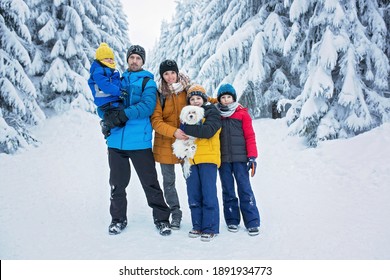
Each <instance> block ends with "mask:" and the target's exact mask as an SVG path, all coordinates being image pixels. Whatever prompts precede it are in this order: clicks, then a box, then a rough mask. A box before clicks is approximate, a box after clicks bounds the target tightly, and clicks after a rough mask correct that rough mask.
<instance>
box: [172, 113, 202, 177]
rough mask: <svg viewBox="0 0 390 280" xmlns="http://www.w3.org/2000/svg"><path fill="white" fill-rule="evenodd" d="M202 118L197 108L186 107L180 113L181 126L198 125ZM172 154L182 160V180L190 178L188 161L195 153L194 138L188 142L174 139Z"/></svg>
mask: <svg viewBox="0 0 390 280" xmlns="http://www.w3.org/2000/svg"><path fill="white" fill-rule="evenodd" d="M203 116H204V109H203V108H202V107H199V106H192V105H188V106H185V107H184V108H183V109H182V110H181V112H180V122H181V123H183V124H189V125H196V124H199V123H200V122H201V121H202V119H203ZM172 148H173V153H174V154H175V155H176V156H177V157H178V158H180V159H183V160H184V164H183V174H184V178H188V176H190V173H191V170H190V167H191V164H190V161H189V159H190V158H194V156H195V152H196V144H195V137H192V136H190V138H189V139H188V140H179V139H176V140H175V142H174V143H173V144H172Z"/></svg>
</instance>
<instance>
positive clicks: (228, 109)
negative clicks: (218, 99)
mask: <svg viewBox="0 0 390 280" xmlns="http://www.w3.org/2000/svg"><path fill="white" fill-rule="evenodd" d="M238 105H240V103H238V102H233V103H230V104H229V105H227V106H224V105H222V104H221V103H217V104H216V107H217V109H218V110H219V112H220V113H221V116H222V117H224V118H228V117H230V116H231V115H233V113H234V112H235V111H236V109H237V107H238Z"/></svg>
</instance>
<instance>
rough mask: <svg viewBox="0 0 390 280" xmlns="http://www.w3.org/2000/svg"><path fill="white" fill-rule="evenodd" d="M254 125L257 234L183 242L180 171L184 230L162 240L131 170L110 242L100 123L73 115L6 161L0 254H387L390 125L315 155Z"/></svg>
mask: <svg viewBox="0 0 390 280" xmlns="http://www.w3.org/2000/svg"><path fill="white" fill-rule="evenodd" d="M254 127H255V131H256V133H257V143H258V149H259V154H260V156H259V159H258V169H257V174H256V176H255V177H254V178H252V186H253V189H254V192H255V194H256V199H257V202H258V206H259V210H260V214H261V219H262V221H261V234H260V235H259V236H256V237H250V236H248V234H247V232H246V231H245V230H244V229H243V227H241V228H240V231H239V232H238V233H231V232H228V231H227V230H226V227H225V224H224V222H223V217H221V225H220V228H221V230H220V235H219V236H218V237H217V238H216V239H215V240H213V241H212V242H210V243H207V242H201V241H200V240H199V239H191V238H188V236H187V233H188V231H189V230H190V229H191V221H190V213H189V208H188V203H187V198H186V192H185V181H184V179H183V178H182V177H181V176H178V178H177V188H178V191H179V196H180V201H181V204H182V210H183V223H182V229H181V230H179V231H173V233H172V235H171V236H169V237H162V236H160V235H159V234H158V232H157V230H156V229H155V227H154V225H153V222H152V217H151V210H150V208H149V207H148V206H147V204H146V199H145V196H144V193H143V191H142V188H141V185H140V183H139V181H138V178H137V175H136V174H135V172H132V177H131V182H130V185H129V187H128V189H127V191H128V200H129V203H128V218H129V225H128V228H127V229H126V230H125V231H124V232H123V233H122V234H120V235H117V236H110V235H108V233H107V226H108V224H109V222H110V216H109V211H108V208H109V186H108V163H107V156H106V146H105V143H104V139H103V136H102V135H101V133H100V128H99V125H98V118H97V116H94V115H91V114H87V113H84V112H81V111H77V110H76V111H71V112H68V113H65V114H64V115H61V116H55V117H53V118H51V119H49V120H48V121H47V122H45V123H44V124H43V125H42V126H40V127H37V128H36V130H35V136H36V137H37V138H38V139H40V141H41V144H40V146H39V147H38V148H30V149H28V150H26V151H23V152H21V153H19V154H16V155H12V156H11V155H5V154H0V178H1V179H0V186H1V187H0V225H1V226H0V259H2V260H206V259H215V260H309V259H310V260H388V259H390V238H389V236H390V223H389V221H390V203H389V199H390V188H389V186H390V183H389V182H390V161H389V159H390V123H386V124H384V125H382V126H381V127H378V128H376V129H373V130H372V131H370V132H368V133H364V134H362V135H359V136H357V137H355V138H352V139H347V140H334V141H328V142H325V143H322V144H320V145H319V147H317V148H316V149H308V148H305V147H304V146H303V145H302V143H301V141H300V140H299V139H298V138H296V137H290V136H287V127H286V124H285V121H284V120H283V119H278V120H270V119H263V120H256V121H254ZM157 171H158V172H159V176H160V177H159V178H160V179H161V175H160V167H159V166H158V165H157ZM177 171H178V172H177V174H180V170H179V167H177ZM218 188H219V199H220V204H221V191H220V185H218ZM221 213H222V212H221Z"/></svg>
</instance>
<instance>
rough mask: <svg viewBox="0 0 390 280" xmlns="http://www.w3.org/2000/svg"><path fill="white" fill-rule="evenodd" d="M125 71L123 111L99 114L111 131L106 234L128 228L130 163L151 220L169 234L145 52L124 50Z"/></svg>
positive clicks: (152, 86) (150, 76)
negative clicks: (156, 157)
mask: <svg viewBox="0 0 390 280" xmlns="http://www.w3.org/2000/svg"><path fill="white" fill-rule="evenodd" d="M127 63H128V69H127V70H126V72H125V73H123V76H122V82H121V89H122V91H124V92H126V94H125V96H124V100H123V103H124V106H123V107H124V108H125V109H120V110H114V111H108V112H105V113H104V112H101V111H100V112H99V115H100V116H102V115H103V119H104V122H105V124H106V125H108V126H109V127H110V128H111V134H110V135H109V136H108V137H107V146H108V162H109V166H110V186H111V205H110V214H111V217H112V222H111V224H110V226H109V228H108V232H109V234H119V233H121V231H122V230H123V229H124V228H125V227H126V225H127V215H126V213H127V199H126V187H127V185H128V184H129V182H130V174H131V170H130V162H129V159H131V162H132V164H133V166H134V169H135V171H136V172H137V175H138V177H139V180H140V182H141V184H142V187H143V189H144V192H145V195H146V199H147V201H148V205H149V206H150V207H151V208H152V209H153V220H154V223H155V225H156V227H157V229H158V230H159V231H160V234H161V235H169V234H171V229H170V225H169V215H170V209H169V207H168V206H167V204H166V203H165V200H164V196H163V192H162V190H161V188H160V185H159V182H158V180H157V172H156V167H155V161H154V157H153V152H152V125H151V122H150V116H151V115H152V113H153V111H154V108H155V106H156V91H157V86H156V83H155V82H154V80H153V78H154V76H153V74H152V73H150V72H149V71H146V70H143V69H142V66H143V65H144V63H145V49H144V48H143V47H141V46H138V45H133V46H131V47H130V48H129V50H128V51H127Z"/></svg>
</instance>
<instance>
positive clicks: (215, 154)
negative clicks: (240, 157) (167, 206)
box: [182, 84, 222, 241]
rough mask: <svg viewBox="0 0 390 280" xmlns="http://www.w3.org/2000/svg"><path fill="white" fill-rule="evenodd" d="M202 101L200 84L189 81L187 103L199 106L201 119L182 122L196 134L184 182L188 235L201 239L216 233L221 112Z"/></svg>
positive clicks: (204, 100)
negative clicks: (185, 187)
mask: <svg viewBox="0 0 390 280" xmlns="http://www.w3.org/2000/svg"><path fill="white" fill-rule="evenodd" d="M206 102H207V95H206V90H205V89H204V88H203V87H202V86H200V85H196V84H195V85H192V86H191V87H190V88H189V89H188V90H187V103H188V104H190V105H194V106H201V107H203V109H204V112H205V114H204V117H205V121H204V122H203V124H201V125H184V126H182V127H183V131H184V132H185V133H186V134H187V135H189V136H193V137H196V138H197V139H196V141H195V143H196V145H197V148H196V153H195V156H194V158H193V159H192V162H191V163H192V165H191V175H190V176H189V177H188V178H187V179H186V183H187V194H188V205H189V206H190V210H191V220H192V230H191V231H190V232H189V236H190V237H199V236H200V237H201V240H202V241H210V240H212V239H213V238H214V237H215V236H216V235H217V234H218V233H219V206H218V197H217V172H218V167H219V166H220V165H221V151H220V142H219V134H220V132H221V126H222V124H221V116H220V113H219V111H218V110H217V108H216V107H215V106H214V105H212V104H206Z"/></svg>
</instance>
